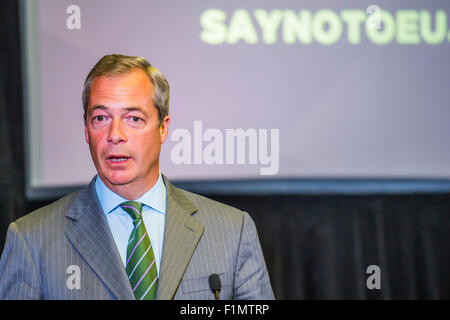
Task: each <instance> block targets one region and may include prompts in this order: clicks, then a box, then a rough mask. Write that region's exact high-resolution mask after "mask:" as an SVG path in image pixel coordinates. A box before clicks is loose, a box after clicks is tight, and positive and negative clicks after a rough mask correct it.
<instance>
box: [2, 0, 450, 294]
mask: <svg viewBox="0 0 450 320" xmlns="http://www.w3.org/2000/svg"><path fill="white" fill-rule="evenodd" d="M449 18H450V5H449V3H448V1H437V0H436V1H427V2H424V1H403V0H402V1H395V2H394V1H331V0H328V1H293V0H290V1H289V0H282V1H277V2H274V1H250V0H246V1H226V2H225V1H217V0H208V1H206V0H195V1H189V2H187V1H175V0H170V1H164V2H161V1H148V0H145V1H144V0H133V1H123V0H120V1H119V0H97V1H86V0H78V1H66V0H39V1H34V0H24V1H13V0H5V1H2V2H0V44H1V50H0V145H1V146H2V148H3V150H4V151H3V156H2V157H0V173H1V174H0V207H1V208H2V214H1V215H0V250H2V249H3V246H4V241H5V236H6V230H7V227H8V225H9V223H11V222H12V221H14V220H16V219H17V218H19V217H21V216H23V215H25V214H27V213H29V212H31V211H33V210H35V209H37V208H39V207H41V206H44V205H47V204H49V203H51V202H53V201H55V200H56V199H58V198H59V197H61V196H63V195H65V194H68V193H70V192H72V191H75V190H77V189H79V188H81V187H82V186H83V185H86V184H87V183H89V181H90V179H92V177H93V176H94V175H95V168H94V167H93V165H92V163H91V159H90V155H89V149H88V146H87V145H86V143H85V142H84V135H83V134H84V133H83V120H82V115H83V111H82V104H81V92H82V89H83V83H84V79H85V77H86V75H87V73H88V72H89V70H90V69H91V68H92V67H93V65H94V64H95V63H96V61H98V60H99V59H100V58H101V57H102V56H103V55H105V54H110V53H122V54H128V55H139V56H144V57H145V58H147V59H148V60H149V61H150V63H152V64H153V65H155V66H156V67H157V68H158V69H160V70H161V71H162V73H163V74H164V75H165V76H166V78H167V79H168V81H169V83H170V86H171V104H170V108H171V109H170V115H171V119H172V124H171V129H170V130H171V134H170V139H169V141H167V142H166V143H165V144H164V145H163V150H162V154H161V171H162V172H163V173H164V174H165V175H166V176H168V178H169V179H170V180H171V181H172V182H174V184H175V185H177V186H179V187H182V188H185V189H188V190H190V191H193V192H197V193H201V194H203V195H205V196H207V197H210V198H213V199H215V200H218V201H221V202H224V203H226V204H229V205H232V206H235V207H237V208H239V209H242V210H245V211H247V212H249V214H250V215H251V216H252V218H253V219H254V221H255V223H256V226H257V229H258V233H259V237H260V241H261V245H262V248H263V252H264V256H265V259H266V263H267V267H268V270H269V274H270V277H271V282H272V286H273V289H274V293H275V296H276V298H277V299H449V298H450V268H449V266H450V144H449V142H448V141H449V139H448V137H449V136H450V125H449V123H450V107H449V106H450V90H448V83H450V63H449V62H448V57H449V56H450V55H449V54H450V31H449V30H450V22H449ZM373 266H375V269H374V267H373ZM374 270H375V271H374ZM378 280H379V281H378Z"/></svg>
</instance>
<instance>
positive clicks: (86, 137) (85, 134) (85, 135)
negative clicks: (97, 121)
mask: <svg viewBox="0 0 450 320" xmlns="http://www.w3.org/2000/svg"><path fill="white" fill-rule="evenodd" d="M84 138H85V139H86V143H87V144H89V132H88V129H87V125H84Z"/></svg>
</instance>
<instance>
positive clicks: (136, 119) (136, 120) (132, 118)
mask: <svg viewBox="0 0 450 320" xmlns="http://www.w3.org/2000/svg"><path fill="white" fill-rule="evenodd" d="M131 120H132V121H133V122H139V121H141V120H142V119H141V118H139V117H131Z"/></svg>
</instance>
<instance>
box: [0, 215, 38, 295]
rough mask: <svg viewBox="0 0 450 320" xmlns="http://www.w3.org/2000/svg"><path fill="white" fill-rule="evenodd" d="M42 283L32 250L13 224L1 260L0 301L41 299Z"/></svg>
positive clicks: (9, 229) (9, 228)
mask: <svg viewBox="0 0 450 320" xmlns="http://www.w3.org/2000/svg"><path fill="white" fill-rule="evenodd" d="M40 292H41V290H40V282H39V277H38V272H37V269H36V265H35V263H34V261H33V258H32V255H31V251H30V248H29V246H28V244H27V242H26V240H25V238H24V237H23V234H22V232H21V231H20V229H19V227H18V226H17V224H16V223H14V222H13V223H11V224H10V225H9V227H8V232H7V235H6V243H5V248H4V250H3V253H2V257H1V260H0V299H15V300H19V299H40V298H41V294H40Z"/></svg>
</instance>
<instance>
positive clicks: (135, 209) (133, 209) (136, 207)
mask: <svg viewBox="0 0 450 320" xmlns="http://www.w3.org/2000/svg"><path fill="white" fill-rule="evenodd" d="M120 207H121V208H122V209H123V210H125V212H126V213H128V214H129V215H130V217H131V218H132V219H133V221H136V220H140V219H141V218H142V203H140V202H137V201H125V202H123V203H121V204H120Z"/></svg>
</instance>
